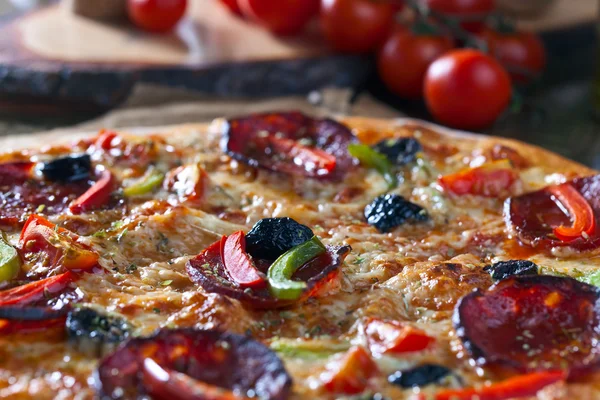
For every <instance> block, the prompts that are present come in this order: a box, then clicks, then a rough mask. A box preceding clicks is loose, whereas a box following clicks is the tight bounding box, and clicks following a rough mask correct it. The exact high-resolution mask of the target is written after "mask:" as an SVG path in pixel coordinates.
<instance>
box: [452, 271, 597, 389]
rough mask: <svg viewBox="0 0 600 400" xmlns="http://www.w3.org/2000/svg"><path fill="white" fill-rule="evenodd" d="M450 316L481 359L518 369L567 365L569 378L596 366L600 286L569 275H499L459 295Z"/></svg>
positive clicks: (555, 368)
mask: <svg viewBox="0 0 600 400" xmlns="http://www.w3.org/2000/svg"><path fill="white" fill-rule="evenodd" d="M453 322H454V326H455V328H456V331H457V334H458V336H459V338H460V339H461V340H462V341H463V344H464V346H465V348H466V349H467V350H468V351H469V353H470V354H471V355H472V357H473V358H474V359H475V361H476V362H478V363H479V364H484V363H492V364H498V365H501V366H507V367H511V368H514V369H516V370H517V371H519V372H532V371H542V370H557V369H566V370H568V371H569V378H570V379H571V380H574V379H577V378H579V377H582V376H584V375H587V374H588V373H590V372H593V371H596V370H598V368H599V367H600V351H599V350H598V345H597V343H598V341H599V340H600V288H597V287H595V286H591V285H588V284H585V283H582V282H579V281H577V280H575V279H572V278H564V277H556V276H547V275H540V276H515V277H512V278H508V279H505V280H502V281H500V282H498V283H497V284H496V285H494V286H492V287H491V288H490V289H489V290H488V291H486V292H481V291H475V292H473V293H471V294H468V295H467V296H465V297H463V298H462V299H461V301H460V302H459V304H458V305H457V306H456V309H455V313H454V317H453Z"/></svg>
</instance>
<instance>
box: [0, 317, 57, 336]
mask: <svg viewBox="0 0 600 400" xmlns="http://www.w3.org/2000/svg"><path fill="white" fill-rule="evenodd" d="M66 318H67V317H61V318H56V319H49V320H43V321H10V320H6V319H0V334H2V335H9V334H14V333H18V334H23V333H34V332H47V331H48V330H49V329H54V328H62V329H64V326H65V320H66Z"/></svg>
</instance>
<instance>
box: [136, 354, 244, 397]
mask: <svg viewBox="0 0 600 400" xmlns="http://www.w3.org/2000/svg"><path fill="white" fill-rule="evenodd" d="M142 373H143V382H144V387H145V388H146V390H147V391H148V394H150V395H151V396H152V398H153V399H156V400H171V399H181V400H197V399H202V400H244V399H248V397H245V396H238V395H236V394H235V393H233V392H232V391H230V390H227V389H223V388H220V387H218V386H214V385H209V384H208V383H205V382H202V381H200V380H197V379H193V378H191V377H189V376H188V375H186V374H183V373H181V372H177V371H173V370H171V369H168V368H163V367H161V366H160V365H158V363H157V362H156V361H154V360H153V359H152V358H146V359H145V360H144V365H143V370H142Z"/></svg>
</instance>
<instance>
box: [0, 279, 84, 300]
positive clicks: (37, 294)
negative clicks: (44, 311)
mask: <svg viewBox="0 0 600 400" xmlns="http://www.w3.org/2000/svg"><path fill="white" fill-rule="evenodd" d="M75 276H76V275H75V274H73V273H72V272H69V271H67V272H65V273H63V274H60V275H56V276H51V277H50V278H46V279H42V280H41V281H36V282H31V283H28V284H25V285H22V286H18V287H15V288H12V289H8V290H3V291H2V292H0V307H3V306H16V305H18V306H27V305H31V304H34V303H37V302H38V301H40V300H44V299H46V298H47V297H48V294H50V295H54V294H60V293H61V292H62V291H63V290H64V289H65V288H66V287H67V286H68V285H69V283H71V282H73V281H74V280H75Z"/></svg>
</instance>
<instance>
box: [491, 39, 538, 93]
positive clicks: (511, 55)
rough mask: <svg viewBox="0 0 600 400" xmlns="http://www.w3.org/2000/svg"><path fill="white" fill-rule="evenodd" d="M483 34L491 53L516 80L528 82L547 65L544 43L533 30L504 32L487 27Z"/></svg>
mask: <svg viewBox="0 0 600 400" xmlns="http://www.w3.org/2000/svg"><path fill="white" fill-rule="evenodd" d="M481 36H482V38H483V39H484V40H485V42H486V43H487V45H488V48H489V51H490V54H491V55H492V56H494V57H495V58H496V59H497V60H498V61H500V64H502V65H503V66H504V67H505V68H506V69H507V70H508V72H509V73H510V76H511V78H512V79H513V81H514V82H518V83H527V82H528V81H531V79H532V78H534V77H535V76H537V75H539V74H540V73H541V72H542V71H543V70H544V68H545V67H546V51H545V49H544V44H543V43H542V41H541V40H540V38H539V37H538V36H537V35H535V34H533V33H531V32H509V33H504V32H497V31H493V30H491V29H486V30H484V31H483V32H482V34H481Z"/></svg>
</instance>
